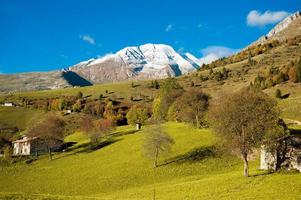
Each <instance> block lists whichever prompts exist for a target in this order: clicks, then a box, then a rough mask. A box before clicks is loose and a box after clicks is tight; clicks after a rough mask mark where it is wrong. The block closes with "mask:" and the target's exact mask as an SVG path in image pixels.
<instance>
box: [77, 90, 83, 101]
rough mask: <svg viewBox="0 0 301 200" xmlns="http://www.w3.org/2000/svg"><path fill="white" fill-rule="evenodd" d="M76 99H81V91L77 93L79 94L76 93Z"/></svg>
mask: <svg viewBox="0 0 301 200" xmlns="http://www.w3.org/2000/svg"><path fill="white" fill-rule="evenodd" d="M76 97H77V98H78V99H81V98H83V93H82V92H81V91H79V92H78V93H77V95H76Z"/></svg>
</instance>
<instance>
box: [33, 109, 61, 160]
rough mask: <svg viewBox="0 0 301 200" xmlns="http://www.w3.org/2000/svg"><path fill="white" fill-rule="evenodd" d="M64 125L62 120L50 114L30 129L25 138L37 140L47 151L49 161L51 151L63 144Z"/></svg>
mask: <svg viewBox="0 0 301 200" xmlns="http://www.w3.org/2000/svg"><path fill="white" fill-rule="evenodd" d="M65 125H66V123H65V121H64V120H63V119H62V118H60V117H58V116H56V115H53V114H51V115H48V116H46V118H45V119H43V120H42V121H41V122H39V123H37V124H36V125H34V126H33V127H32V128H30V130H29V131H28V134H27V136H29V137H37V138H39V140H40V141H41V143H42V145H45V146H46V148H47V149H48V153H49V160H52V149H53V148H54V147H56V146H58V145H60V144H62V143H63V139H64V128H65Z"/></svg>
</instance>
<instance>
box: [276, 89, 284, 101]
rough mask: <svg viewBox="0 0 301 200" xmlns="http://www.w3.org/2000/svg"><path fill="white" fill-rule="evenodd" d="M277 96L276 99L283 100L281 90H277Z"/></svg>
mask: <svg viewBox="0 0 301 200" xmlns="http://www.w3.org/2000/svg"><path fill="white" fill-rule="evenodd" d="M275 96H276V98H278V99H281V97H282V94H281V90H280V89H277V90H276V92H275Z"/></svg>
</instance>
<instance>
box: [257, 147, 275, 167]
mask: <svg viewBox="0 0 301 200" xmlns="http://www.w3.org/2000/svg"><path fill="white" fill-rule="evenodd" d="M275 166H276V162H275V158H274V156H273V155H272V154H271V153H270V152H267V151H266V149H265V147H264V146H262V147H261V151H260V169H262V170H268V169H275Z"/></svg>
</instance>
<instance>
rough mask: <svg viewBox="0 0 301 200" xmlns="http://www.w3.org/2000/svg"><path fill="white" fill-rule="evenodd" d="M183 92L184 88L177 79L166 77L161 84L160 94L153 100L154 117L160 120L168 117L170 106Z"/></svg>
mask: <svg viewBox="0 0 301 200" xmlns="http://www.w3.org/2000/svg"><path fill="white" fill-rule="evenodd" d="M182 92H183V88H182V87H181V86H180V85H179V83H178V82H177V80H176V79H174V78H168V79H166V80H165V81H164V82H163V84H162V85H161V86H160V91H159V96H158V97H157V98H155V100H154V102H153V118H154V119H155V120H159V121H160V120H164V119H166V117H167V112H168V109H169V106H170V105H171V104H172V103H173V102H174V101H175V99H176V98H177V97H179V96H180V95H181V94H182Z"/></svg>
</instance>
